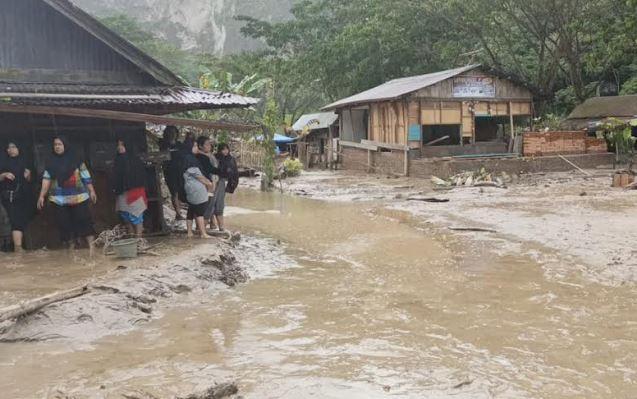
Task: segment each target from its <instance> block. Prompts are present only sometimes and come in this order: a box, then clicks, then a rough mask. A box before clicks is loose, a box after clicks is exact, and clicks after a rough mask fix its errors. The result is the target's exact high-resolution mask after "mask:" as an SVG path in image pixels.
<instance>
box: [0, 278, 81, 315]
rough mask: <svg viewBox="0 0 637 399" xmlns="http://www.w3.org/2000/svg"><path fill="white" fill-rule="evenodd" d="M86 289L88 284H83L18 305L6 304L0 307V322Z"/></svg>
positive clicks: (62, 299) (69, 297) (74, 295)
mask: <svg viewBox="0 0 637 399" xmlns="http://www.w3.org/2000/svg"><path fill="white" fill-rule="evenodd" d="M88 291H89V288H88V286H87V285H84V286H82V287H76V288H72V289H70V290H66V291H58V292H54V293H53V294H49V295H45V296H43V297H40V298H36V299H32V300H29V301H25V302H22V303H20V304H18V305H12V306H8V307H6V308H3V309H0V322H3V321H6V320H11V319H15V318H18V317H20V316H24V315H26V314H29V313H33V312H35V311H36V310H40V309H42V308H43V307H45V306H48V305H50V304H52V303H56V302H61V301H65V300H67V299H71V298H75V297H78V296H81V295H84V294H86V293H87V292H88Z"/></svg>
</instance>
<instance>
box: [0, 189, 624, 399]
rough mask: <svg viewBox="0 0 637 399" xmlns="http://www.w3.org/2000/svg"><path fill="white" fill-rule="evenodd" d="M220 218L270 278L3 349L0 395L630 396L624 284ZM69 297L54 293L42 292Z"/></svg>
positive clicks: (434, 238) (515, 260) (253, 205)
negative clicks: (123, 324) (266, 249)
mask: <svg viewBox="0 0 637 399" xmlns="http://www.w3.org/2000/svg"><path fill="white" fill-rule="evenodd" d="M231 205H232V206H233V208H232V209H231V211H232V216H230V217H229V223H230V227H231V228H232V229H233V230H238V231H241V232H242V233H243V234H244V236H254V237H265V238H268V239H273V240H275V241H276V240H279V241H280V242H281V245H282V247H283V248H284V252H285V256H284V257H281V262H280V264H277V265H276V267H273V268H272V269H271V270H270V271H269V273H264V274H263V275H261V276H258V277H256V278H253V279H252V280H251V281H249V282H248V283H246V284H243V285H240V286H237V287H235V288H227V289H222V290H219V291H218V292H217V293H215V294H214V295H213V294H211V295H209V296H203V295H197V296H193V295H191V296H189V297H187V298H185V299H181V300H180V302H177V303H175V306H174V307H171V308H169V309H167V310H165V311H164V313H163V315H162V317H160V318H157V319H154V320H152V321H149V322H148V323H147V324H141V325H139V326H138V327H137V328H136V329H134V330H132V331H130V332H127V333H123V334H117V335H110V336H106V337H103V338H100V339H98V340H96V341H95V342H91V343H89V344H83V345H77V344H76V343H74V342H73V341H71V340H65V339H54V340H49V341H43V342H26V343H24V342H21V343H1V344H0V387H2V389H1V390H2V393H1V394H0V396H1V397H3V398H48V397H51V398H53V397H56V396H55V395H57V392H65V393H66V394H68V395H69V397H78V398H85V397H86V398H121V397H123V396H122V395H123V394H124V393H128V392H132V391H136V390H139V391H144V392H148V393H151V394H153V395H155V396H157V397H160V398H172V397H174V396H175V395H180V394H183V393H184V392H192V391H193V390H197V389H200V388H204V387H207V386H210V385H211V384H213V383H214V382H223V381H229V380H235V381H237V382H238V384H239V388H240V392H241V394H242V395H243V396H244V397H246V398H310V397H311V398H361V399H362V398H387V397H400V398H631V397H635V395H636V393H637V375H636V373H637V316H636V315H637V295H636V292H637V291H636V290H635V287H634V285H632V284H626V285H620V286H608V285H600V284H599V283H596V282H593V281H589V280H587V279H585V278H584V277H582V276H581V275H578V274H577V273H571V274H567V275H559V276H554V275H551V274H550V273H547V272H546V267H545V266H544V267H543V266H542V265H540V264H538V261H537V260H534V259H537V258H533V257H530V256H527V255H518V254H515V253H514V252H512V251H498V250H497V249H498V248H495V250H494V246H497V245H498V244H497V243H498V241H495V243H492V244H485V243H484V242H482V241H478V240H477V239H476V238H475V236H472V235H451V234H449V233H444V232H441V231H440V230H439V229H435V228H433V227H431V225H430V224H427V223H426V221H424V220H419V219H417V218H416V217H415V216H412V215H410V214H407V213H405V212H401V211H399V210H390V209H387V208H386V207H385V205H383V204H382V203H379V202H367V203H362V202H345V203H333V202H324V201H316V200H311V199H303V198H296V197H290V196H281V195H280V194H275V193H270V194H262V193H258V192H256V191H250V190H243V191H241V192H240V193H238V194H237V195H235V196H233V198H232V199H231ZM248 250H249V249H245V251H248ZM537 251H543V249H542V248H537ZM553 255H554V256H555V254H553ZM30 256H31V257H45V256H49V257H52V258H55V256H58V255H55V254H52V253H48V254H47V255H42V254H35V255H30ZM558 258H559V256H558ZM2 259H3V260H2V262H3V265H2V267H3V268H9V269H10V270H15V269H16V268H19V269H21V270H22V273H24V275H27V274H28V273H27V270H25V268H26V266H25V265H23V264H21V263H20V262H26V263H27V264H30V265H31V266H30V267H33V268H35V270H36V271H37V270H38V269H40V268H43V267H45V265H43V264H40V263H38V262H34V261H33V259H32V258H29V261H26V260H24V261H20V260H15V259H13V258H2ZM6 259H11V260H6ZM51 261H52V262H53V263H56V262H58V263H59V262H60V260H59V259H52V260H51ZM257 261H258V260H257ZM110 266H112V265H109V266H108V267H110ZM69 267H74V268H76V269H77V272H76V273H77V274H78V275H82V274H84V273H87V272H86V269H83V268H82V267H79V266H78V265H77V264H76V265H74V266H69ZM87 267H88V266H87ZM92 267H94V268H95V269H96V270H97V272H99V270H101V269H100V267H103V268H107V267H106V266H103V265H100V264H98V265H94V266H92ZM93 272H94V271H93ZM3 275H4V276H9V277H7V278H5V279H4V280H3V281H0V285H2V286H3V287H0V288H1V289H0V291H5V288H4V286H6V285H8V284H13V285H15V284H18V285H20V284H21V285H23V286H25V287H28V283H29V280H28V278H26V277H20V278H18V277H16V273H15V272H12V273H8V274H7V273H6V272H3ZM67 284H68V282H67V281H61V279H55V278H52V279H51V280H50V281H49V286H47V287H38V290H42V291H44V292H49V291H50V290H53V289H55V288H59V287H60V286H65V285H67ZM25 289H26V288H25ZM2 299H3V302H6V298H2Z"/></svg>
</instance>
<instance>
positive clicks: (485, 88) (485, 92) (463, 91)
mask: <svg viewBox="0 0 637 399" xmlns="http://www.w3.org/2000/svg"><path fill="white" fill-rule="evenodd" d="M453 96H454V97H468V98H492V97H495V82H494V81H493V78H491V77H488V76H465V77H457V78H454V79H453Z"/></svg>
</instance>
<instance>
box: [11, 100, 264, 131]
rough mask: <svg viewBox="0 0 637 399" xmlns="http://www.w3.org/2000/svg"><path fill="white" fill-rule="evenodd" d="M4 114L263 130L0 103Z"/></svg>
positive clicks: (251, 126)
mask: <svg viewBox="0 0 637 399" xmlns="http://www.w3.org/2000/svg"><path fill="white" fill-rule="evenodd" d="M2 112H9V113H17V114H36V115H60V116H71V117H77V118H96V119H105V120H119V121H129V122H143V123H154V124H157V125H174V126H191V127H199V128H202V129H211V130H227V131H231V132H251V131H257V130H261V127H260V126H259V125H256V124H249V123H235V122H224V121H208V120H201V119H186V118H175V117H170V116H158V115H148V114H140V113H135V112H122V111H110V110H103V109H86V108H68V107H44V106H30V105H12V104H2V103H0V113H2Z"/></svg>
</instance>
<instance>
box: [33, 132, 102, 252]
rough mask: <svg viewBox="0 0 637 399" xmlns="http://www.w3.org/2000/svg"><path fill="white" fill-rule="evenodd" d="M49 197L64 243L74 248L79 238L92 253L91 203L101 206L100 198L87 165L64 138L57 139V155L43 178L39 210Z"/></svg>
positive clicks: (55, 153)
mask: <svg viewBox="0 0 637 399" xmlns="http://www.w3.org/2000/svg"><path fill="white" fill-rule="evenodd" d="M46 197H48V200H49V202H50V203H51V204H52V205H53V208H54V211H55V222H56V224H57V227H58V229H59V231H60V238H61V240H62V242H64V243H67V244H68V246H69V248H70V249H74V248H75V244H76V241H77V239H79V238H85V239H86V242H87V243H88V246H89V248H90V250H91V254H92V253H93V248H94V243H93V241H94V238H95V229H94V227H93V218H92V216H91V211H90V209H89V201H90V202H92V203H93V204H95V203H97V195H96V194H95V188H94V187H93V180H92V179H91V174H90V173H89V171H88V169H87V168H86V164H85V163H84V162H82V161H81V160H80V159H79V158H78V157H77V156H76V154H75V152H74V151H73V149H72V148H71V147H70V145H69V141H68V140H67V139H66V138H64V137H62V136H57V137H55V138H54V139H53V152H52V154H51V158H50V159H49V161H48V162H47V163H46V166H45V169H44V175H43V176H42V190H40V197H39V198H38V209H40V210H42V209H43V208H44V203H45V198H46Z"/></svg>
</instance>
